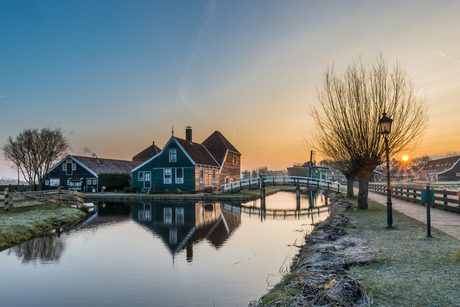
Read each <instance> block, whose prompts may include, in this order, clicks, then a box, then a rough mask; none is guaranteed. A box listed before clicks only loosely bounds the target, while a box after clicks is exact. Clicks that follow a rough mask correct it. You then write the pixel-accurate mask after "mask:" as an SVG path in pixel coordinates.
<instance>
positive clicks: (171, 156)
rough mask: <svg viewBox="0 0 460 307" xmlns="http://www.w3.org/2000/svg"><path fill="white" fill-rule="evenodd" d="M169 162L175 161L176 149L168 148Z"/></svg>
mask: <svg viewBox="0 0 460 307" xmlns="http://www.w3.org/2000/svg"><path fill="white" fill-rule="evenodd" d="M169 162H177V150H176V149H170V150H169Z"/></svg>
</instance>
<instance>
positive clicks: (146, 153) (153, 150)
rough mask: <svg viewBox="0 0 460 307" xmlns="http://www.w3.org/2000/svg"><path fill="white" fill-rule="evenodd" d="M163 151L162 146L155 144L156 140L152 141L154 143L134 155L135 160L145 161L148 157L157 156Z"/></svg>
mask: <svg viewBox="0 0 460 307" xmlns="http://www.w3.org/2000/svg"><path fill="white" fill-rule="evenodd" d="M160 151H161V148H160V147H158V146H156V145H155V142H152V145H151V146H149V147H147V148H146V149H144V150H143V151H141V152H140V153H138V154H137V155H135V156H134V157H133V161H138V162H145V161H147V160H148V159H150V158H152V157H153V156H156V155H157V154H159V153H160Z"/></svg>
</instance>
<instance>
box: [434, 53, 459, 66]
mask: <svg viewBox="0 0 460 307" xmlns="http://www.w3.org/2000/svg"><path fill="white" fill-rule="evenodd" d="M434 52H436V53H437V54H439V55H442V56H443V57H445V58H448V59H449V60H451V61H454V62H457V63H458V64H460V61H457V60H454V59H453V58H451V57H450V56H448V55H445V54H444V53H442V52H439V51H436V50H435V51H434Z"/></svg>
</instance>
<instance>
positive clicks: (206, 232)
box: [131, 189, 329, 262]
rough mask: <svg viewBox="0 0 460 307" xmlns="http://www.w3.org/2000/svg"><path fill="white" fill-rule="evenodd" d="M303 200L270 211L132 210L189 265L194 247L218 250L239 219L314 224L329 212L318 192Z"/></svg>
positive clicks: (257, 207)
mask: <svg viewBox="0 0 460 307" xmlns="http://www.w3.org/2000/svg"><path fill="white" fill-rule="evenodd" d="M302 196H303V197H299V196H297V197H296V195H295V194H294V193H293V197H295V198H296V200H297V201H296V203H295V205H292V204H291V205H290V208H288V207H286V208H280V207H278V208H271V207H270V206H269V205H268V206H267V203H266V201H265V200H261V199H259V200H256V201H253V202H248V203H243V204H220V203H151V202H144V203H137V204H133V205H132V206H131V208H132V219H133V220H134V221H136V222H137V223H139V224H140V225H142V226H143V227H145V228H146V229H148V230H149V231H151V232H152V234H153V235H154V236H156V237H158V238H160V239H161V240H162V242H163V243H164V245H165V246H166V247H167V249H168V251H169V252H170V254H171V256H172V258H173V261H174V257H175V255H176V254H178V253H179V252H181V251H183V250H185V251H186V259H187V261H188V262H192V261H193V245H195V244H197V243H200V242H202V241H208V243H210V244H211V246H213V247H214V248H215V249H219V248H220V247H221V246H223V245H224V244H225V242H226V241H227V240H228V239H229V238H230V237H231V236H232V234H233V233H234V232H235V231H236V230H237V228H238V227H239V226H240V225H241V216H242V215H246V216H249V217H257V218H260V220H261V221H262V222H263V221H264V220H266V219H301V218H306V217H310V216H311V220H312V222H313V217H314V216H315V215H318V216H319V215H320V214H321V213H324V212H329V206H328V205H327V196H326V195H323V193H322V191H321V190H318V189H315V190H305V191H304V192H303V194H302ZM272 197H273V196H272ZM301 200H303V202H305V201H306V202H307V204H305V203H302V202H301ZM274 203H276V201H275V202H274ZM294 206H295V207H294Z"/></svg>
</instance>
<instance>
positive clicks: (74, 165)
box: [72, 163, 77, 171]
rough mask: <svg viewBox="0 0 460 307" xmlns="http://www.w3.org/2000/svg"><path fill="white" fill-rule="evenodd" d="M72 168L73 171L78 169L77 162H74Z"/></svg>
mask: <svg viewBox="0 0 460 307" xmlns="http://www.w3.org/2000/svg"><path fill="white" fill-rule="evenodd" d="M72 170H73V171H76V170H77V164H76V163H72Z"/></svg>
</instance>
